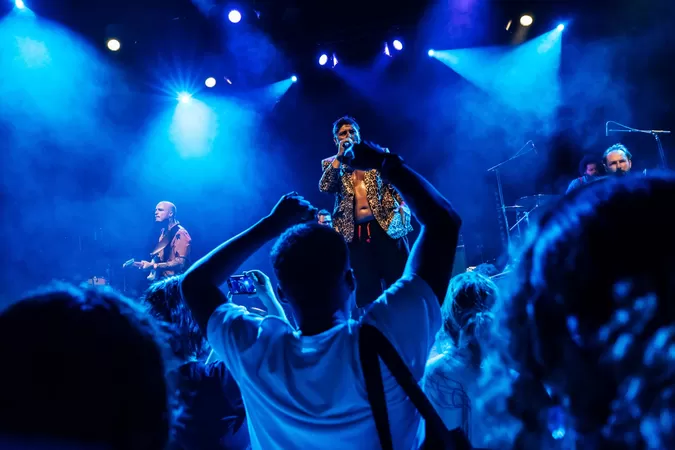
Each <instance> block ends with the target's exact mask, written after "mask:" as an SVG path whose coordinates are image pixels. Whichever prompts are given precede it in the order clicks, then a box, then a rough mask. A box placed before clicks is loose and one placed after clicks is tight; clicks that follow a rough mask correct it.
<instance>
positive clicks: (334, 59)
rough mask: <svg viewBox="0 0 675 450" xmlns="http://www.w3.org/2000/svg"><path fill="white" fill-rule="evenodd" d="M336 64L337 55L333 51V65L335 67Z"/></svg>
mask: <svg viewBox="0 0 675 450" xmlns="http://www.w3.org/2000/svg"><path fill="white" fill-rule="evenodd" d="M337 65H338V59H337V56H336V55H335V53H333V67H335V66H337Z"/></svg>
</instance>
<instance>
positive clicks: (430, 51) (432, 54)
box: [427, 50, 436, 56]
mask: <svg viewBox="0 0 675 450" xmlns="http://www.w3.org/2000/svg"><path fill="white" fill-rule="evenodd" d="M434 53H436V52H434V51H433V50H429V51H428V52H427V55H429V56H434Z"/></svg>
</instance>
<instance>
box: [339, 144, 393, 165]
mask: <svg viewBox="0 0 675 450" xmlns="http://www.w3.org/2000/svg"><path fill="white" fill-rule="evenodd" d="M349 150H350V151H349V152H346V153H345V154H344V155H343V157H342V160H343V161H344V163H345V164H347V165H348V166H349V167H351V168H352V169H358V170H370V169H379V168H380V167H381V166H382V161H383V160H384V158H385V156H384V155H386V154H387V153H388V150H386V149H384V148H382V147H380V146H379V145H377V144H375V143H374V142H369V141H364V142H360V143H358V144H354V145H352V146H351V147H350V148H349Z"/></svg>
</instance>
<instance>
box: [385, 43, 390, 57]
mask: <svg viewBox="0 0 675 450" xmlns="http://www.w3.org/2000/svg"><path fill="white" fill-rule="evenodd" d="M384 54H385V55H387V56H391V52H390V51H389V44H387V43H386V42H385V43H384Z"/></svg>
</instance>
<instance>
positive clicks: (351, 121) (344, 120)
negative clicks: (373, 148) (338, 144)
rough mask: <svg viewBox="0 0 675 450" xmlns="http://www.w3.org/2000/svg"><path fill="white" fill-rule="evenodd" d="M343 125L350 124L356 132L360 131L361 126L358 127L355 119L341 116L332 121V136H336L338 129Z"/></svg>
mask: <svg viewBox="0 0 675 450" xmlns="http://www.w3.org/2000/svg"><path fill="white" fill-rule="evenodd" d="M344 125H351V126H352V128H354V129H355V130H356V131H357V132H359V133H361V127H359V124H358V123H357V122H356V119H354V118H353V117H350V116H343V117H340V118H339V119H338V120H336V121H335V122H334V123H333V137H334V138H336V137H337V134H338V131H340V128H342V127H343V126H344Z"/></svg>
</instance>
